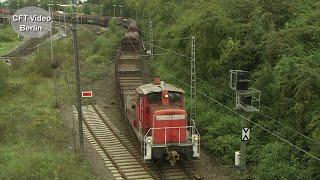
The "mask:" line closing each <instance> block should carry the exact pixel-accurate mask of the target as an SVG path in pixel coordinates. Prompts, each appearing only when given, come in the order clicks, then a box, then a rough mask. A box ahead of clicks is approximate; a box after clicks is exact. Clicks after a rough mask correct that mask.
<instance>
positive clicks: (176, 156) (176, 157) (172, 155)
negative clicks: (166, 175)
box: [167, 151, 180, 166]
mask: <svg viewBox="0 0 320 180" xmlns="http://www.w3.org/2000/svg"><path fill="white" fill-rule="evenodd" d="M179 159H180V155H179V154H178V152H177V151H170V152H169V153H168V157H167V160H169V162H170V164H171V166H174V165H175V164H176V162H177V160H179Z"/></svg>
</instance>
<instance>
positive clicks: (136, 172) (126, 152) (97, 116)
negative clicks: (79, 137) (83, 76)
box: [74, 105, 156, 179]
mask: <svg viewBox="0 0 320 180" xmlns="http://www.w3.org/2000/svg"><path fill="white" fill-rule="evenodd" d="M82 109H83V117H84V125H83V129H84V134H85V136H86V137H87V138H88V140H89V142H90V143H91V144H92V146H93V148H94V149H95V150H96V151H97V152H98V153H99V154H100V156H101V157H102V158H103V160H104V162H105V165H106V166H107V167H108V169H109V170H110V171H111V173H112V175H113V176H114V177H115V179H156V177H155V176H154V175H153V174H152V173H151V171H150V170H149V169H148V168H147V167H146V166H145V165H144V164H143V163H142V162H141V160H140V159H139V158H138V157H137V156H136V154H139V153H138V152H133V151H132V149H136V148H135V147H134V146H133V145H131V144H130V142H129V140H128V139H127V138H126V137H125V136H123V135H122V134H121V133H120V131H119V129H118V128H117V127H116V126H114V125H113V123H112V121H111V120H110V119H108V118H107V117H106V116H105V114H103V113H102V110H101V109H100V108H99V107H97V106H95V105H89V106H83V108H82ZM74 115H75V116H77V111H76V109H75V108H74Z"/></svg>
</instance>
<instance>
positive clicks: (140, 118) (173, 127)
mask: <svg viewBox="0 0 320 180" xmlns="http://www.w3.org/2000/svg"><path fill="white" fill-rule="evenodd" d="M133 108H134V109H135V118H133V119H132V121H131V126H132V127H133V129H134V130H135V132H136V134H137V135H138V137H139V139H140V142H141V143H142V146H143V149H142V151H143V152H144V160H150V159H154V160H161V159H168V160H169V161H170V162H171V163H172V164H174V163H175V162H176V160H179V159H191V158H197V157H199V148H200V142H199V141H200V140H199V138H200V135H199V133H198V131H197V129H196V128H195V127H194V126H191V125H188V120H187V112H186V110H185V107H184V91H183V90H182V89H180V88H177V87H175V86H173V85H171V84H166V83H164V82H163V81H160V78H159V77H157V78H155V80H154V82H153V83H151V84H145V85H142V86H139V88H137V95H136V98H135V105H134V106H133ZM131 117H132V116H131ZM129 119H130V118H129Z"/></svg>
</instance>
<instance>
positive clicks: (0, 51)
mask: <svg viewBox="0 0 320 180" xmlns="http://www.w3.org/2000/svg"><path fill="white" fill-rule="evenodd" d="M19 43H20V41H14V42H1V43H0V56H2V55H4V54H6V53H8V52H9V51H11V50H12V49H14V48H15V47H16V46H17V45H18V44H19Z"/></svg>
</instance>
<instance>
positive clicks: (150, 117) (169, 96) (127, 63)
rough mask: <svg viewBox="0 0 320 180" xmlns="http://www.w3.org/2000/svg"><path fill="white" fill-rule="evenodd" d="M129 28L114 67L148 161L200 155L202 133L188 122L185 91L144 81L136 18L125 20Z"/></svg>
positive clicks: (157, 80)
mask: <svg viewBox="0 0 320 180" xmlns="http://www.w3.org/2000/svg"><path fill="white" fill-rule="evenodd" d="M126 22H127V23H128V28H127V31H126V33H125V35H124V37H123V39H122V41H121V44H120V48H119V52H118V55H117V61H116V66H115V68H116V69H115V73H116V80H117V86H118V90H119V91H118V92H119V94H118V95H119V97H120V101H121V104H122V110H123V113H124V116H125V118H126V120H127V121H128V124H129V125H130V127H131V128H132V129H133V131H134V133H135V135H136V136H137V138H138V139H139V141H140V143H141V153H142V158H143V160H144V161H146V160H156V161H158V160H163V159H166V160H169V161H170V163H171V164H172V165H174V164H175V162H176V161H177V160H180V159H195V158H199V157H200V134H199V133H198V131H197V128H196V127H195V126H193V125H191V123H189V124H188V122H189V121H188V119H187V112H186V110H185V105H184V104H185V100H184V94H185V92H184V91H183V90H182V89H180V88H177V87H176V86H174V85H171V84H167V83H165V82H163V81H161V80H160V78H159V77H156V78H155V79H154V81H153V82H152V83H149V84H144V83H143V81H142V75H141V66H140V60H141V54H140V52H142V50H141V48H140V47H141V43H140V42H141V41H140V37H139V29H138V26H137V23H136V22H135V21H134V20H130V19H129V20H126Z"/></svg>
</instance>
